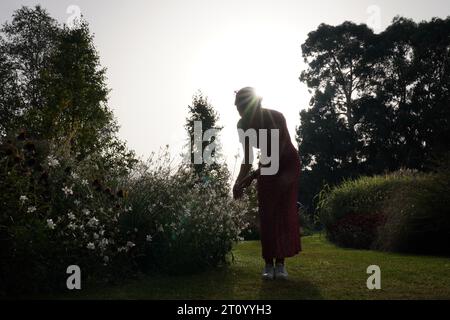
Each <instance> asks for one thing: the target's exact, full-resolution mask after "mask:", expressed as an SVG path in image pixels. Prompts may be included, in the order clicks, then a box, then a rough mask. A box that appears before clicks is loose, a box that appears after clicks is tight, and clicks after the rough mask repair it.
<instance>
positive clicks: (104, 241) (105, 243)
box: [99, 238, 109, 248]
mask: <svg viewBox="0 0 450 320" xmlns="http://www.w3.org/2000/svg"><path fill="white" fill-rule="evenodd" d="M108 244H109V241H108V239H106V238H104V239H102V240H101V241H100V244H99V247H100V248H105V247H106V246H107V245H108Z"/></svg>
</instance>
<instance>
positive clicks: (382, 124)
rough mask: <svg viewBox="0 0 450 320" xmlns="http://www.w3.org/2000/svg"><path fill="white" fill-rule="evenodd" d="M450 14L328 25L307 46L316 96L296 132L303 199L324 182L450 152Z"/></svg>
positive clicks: (420, 164)
mask: <svg viewBox="0 0 450 320" xmlns="http://www.w3.org/2000/svg"><path fill="white" fill-rule="evenodd" d="M449 31H450V18H447V19H446V20H442V19H437V18H435V19H432V20H431V21H429V22H421V23H419V24H417V23H415V22H414V21H412V20H410V19H405V18H401V17H396V18H395V19H394V20H393V23H392V24H391V25H390V26H389V27H388V28H387V29H386V30H385V31H384V32H382V33H381V34H379V35H375V34H373V32H372V31H371V30H370V29H369V28H368V27H367V26H365V25H356V24H354V23H351V22H344V23H343V24H341V25H339V26H329V25H325V24H322V25H320V26H319V27H318V29H317V30H316V31H313V32H311V33H309V35H308V38H307V40H306V41H305V43H304V44H303V45H302V51H303V57H304V60H305V62H306V63H307V64H308V68H307V70H305V71H304V72H302V74H301V76H300V80H301V81H303V82H305V83H306V84H307V85H308V87H309V88H310V90H312V91H313V92H314V96H313V97H312V99H311V102H310V108H309V109H308V110H304V111H302V112H301V113H300V118H301V119H300V121H301V124H300V126H299V127H298V129H297V140H298V143H299V150H300V156H301V160H302V171H303V173H302V175H301V183H300V194H299V196H300V198H301V200H302V201H304V203H305V204H309V205H310V206H311V205H313V198H314V197H315V195H316V194H317V193H318V192H319V191H320V189H322V187H323V186H324V185H325V184H329V185H333V184H336V183H338V182H339V181H341V180H343V179H346V178H352V177H356V176H358V175H361V174H364V175H371V174H377V173H381V172H384V171H393V170H397V169H399V168H400V167H408V168H412V169H420V170H426V169H427V165H428V161H429V160H431V158H433V157H441V156H443V154H444V153H445V152H448V150H449V147H450V143H449V141H448V139H446V138H445V137H447V136H448V134H449V130H450V129H449V121H450V111H449V110H450V109H449V101H450V99H449V98H450V97H449V86H450V78H449V61H450V58H449V53H450V37H449V34H450V32H449Z"/></svg>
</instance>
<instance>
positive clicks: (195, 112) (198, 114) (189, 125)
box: [185, 91, 222, 174]
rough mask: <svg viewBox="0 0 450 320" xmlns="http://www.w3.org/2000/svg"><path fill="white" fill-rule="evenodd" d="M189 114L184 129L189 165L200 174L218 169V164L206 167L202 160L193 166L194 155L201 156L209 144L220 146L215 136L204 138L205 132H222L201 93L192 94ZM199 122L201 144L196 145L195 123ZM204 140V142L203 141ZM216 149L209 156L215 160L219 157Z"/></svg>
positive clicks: (208, 103)
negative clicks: (185, 131) (186, 138)
mask: <svg viewBox="0 0 450 320" xmlns="http://www.w3.org/2000/svg"><path fill="white" fill-rule="evenodd" d="M188 108H189V112H188V116H187V118H186V124H185V128H186V130H187V132H188V135H189V136H188V139H189V141H188V149H189V150H188V153H189V154H188V158H189V159H190V161H191V164H192V165H193V166H194V168H195V171H196V172H197V173H198V174H200V173H207V172H208V171H210V170H212V169H218V164H217V163H213V164H211V165H207V164H206V163H205V161H204V159H203V161H202V163H199V164H195V163H194V159H195V153H198V154H201V155H202V156H203V154H204V151H205V148H207V147H208V146H209V145H211V143H213V142H214V143H215V144H216V145H218V146H220V142H219V141H218V140H217V139H218V137H217V136H211V137H206V136H204V134H205V132H206V131H207V130H209V129H215V130H216V132H217V133H219V132H220V130H222V127H220V126H218V121H219V115H218V113H217V111H216V110H215V109H214V107H213V106H212V105H211V103H210V102H209V101H208V98H207V97H206V96H205V95H204V94H203V93H202V92H201V91H198V92H197V93H195V94H194V96H193V98H192V105H190V106H188ZM196 121H200V122H201V137H200V138H201V139H202V141H201V144H200V143H196V140H195V122H196ZM203 140H204V141H203ZM199 145H201V150H199V148H198V146H199ZM217 151H218V150H217V149H214V150H212V152H211V156H212V157H215V158H216V159H217V158H219V157H220V153H217Z"/></svg>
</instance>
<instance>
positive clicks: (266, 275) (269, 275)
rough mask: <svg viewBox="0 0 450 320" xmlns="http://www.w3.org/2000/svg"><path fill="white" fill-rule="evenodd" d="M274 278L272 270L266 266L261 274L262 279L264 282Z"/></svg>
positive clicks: (269, 266) (271, 267)
mask: <svg viewBox="0 0 450 320" xmlns="http://www.w3.org/2000/svg"><path fill="white" fill-rule="evenodd" d="M273 277H274V268H273V266H271V265H266V266H265V267H264V270H263V272H262V278H263V279H264V280H273Z"/></svg>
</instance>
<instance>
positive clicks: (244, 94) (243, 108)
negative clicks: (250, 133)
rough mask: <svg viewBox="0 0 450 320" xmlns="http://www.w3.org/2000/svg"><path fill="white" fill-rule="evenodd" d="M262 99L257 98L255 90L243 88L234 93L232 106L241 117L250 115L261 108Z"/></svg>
mask: <svg viewBox="0 0 450 320" xmlns="http://www.w3.org/2000/svg"><path fill="white" fill-rule="evenodd" d="M261 101H262V98H261V97H260V96H258V95H257V94H256V92H255V89H254V88H252V87H245V88H242V89H240V90H239V91H237V92H236V99H235V101H234V104H235V105H236V108H237V110H238V112H239V114H240V116H241V117H244V116H246V115H251V114H253V113H254V112H255V111H257V110H259V109H260V108H261Z"/></svg>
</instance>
